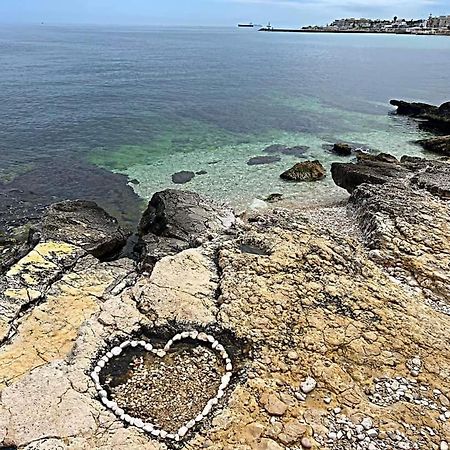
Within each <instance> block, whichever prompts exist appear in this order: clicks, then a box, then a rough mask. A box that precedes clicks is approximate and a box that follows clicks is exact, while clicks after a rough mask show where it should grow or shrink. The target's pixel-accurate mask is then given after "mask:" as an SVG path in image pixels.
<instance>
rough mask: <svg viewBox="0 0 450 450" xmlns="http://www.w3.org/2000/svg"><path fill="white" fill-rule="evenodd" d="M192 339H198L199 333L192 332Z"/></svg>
mask: <svg viewBox="0 0 450 450" xmlns="http://www.w3.org/2000/svg"><path fill="white" fill-rule="evenodd" d="M190 337H191V338H192V339H197V337H198V331H191V333H190Z"/></svg>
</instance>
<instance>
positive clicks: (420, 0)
mask: <svg viewBox="0 0 450 450" xmlns="http://www.w3.org/2000/svg"><path fill="white" fill-rule="evenodd" d="M430 13H433V15H440V14H450V0H162V1H159V0H127V1H124V0H68V1H65V0H0V23H40V22H45V23H77V24H85V23H86V24H126V25H131V24H135V25H235V24H236V23H237V22H241V21H253V22H255V23H263V24H264V23H266V22H267V21H269V20H270V21H271V22H272V24H275V25H279V26H281V25H288V26H300V25H310V24H325V23H327V22H330V21H332V20H333V19H336V18H341V17H370V18H391V17H393V16H394V15H397V16H399V17H405V18H421V17H427V16H428V15H429V14H430Z"/></svg>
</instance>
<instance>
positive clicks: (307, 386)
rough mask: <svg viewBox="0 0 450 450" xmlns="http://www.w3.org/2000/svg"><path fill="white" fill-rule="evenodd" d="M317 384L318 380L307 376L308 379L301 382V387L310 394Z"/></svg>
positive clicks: (305, 392)
mask: <svg viewBox="0 0 450 450" xmlns="http://www.w3.org/2000/svg"><path fill="white" fill-rule="evenodd" d="M316 386H317V381H316V380H315V379H314V378H312V377H307V378H306V380H305V381H304V382H303V383H301V384H300V388H301V390H302V392H303V393H304V394H309V393H310V392H312V391H313V390H314V389H315V388H316Z"/></svg>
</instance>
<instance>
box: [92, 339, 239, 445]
mask: <svg viewBox="0 0 450 450" xmlns="http://www.w3.org/2000/svg"><path fill="white" fill-rule="evenodd" d="M185 339H192V340H194V341H199V342H201V343H209V344H210V346H211V348H212V349H213V350H214V351H215V352H217V353H219V354H220V356H221V357H222V359H223V360H224V363H225V370H226V373H225V375H223V376H222V378H221V383H220V386H219V389H218V390H217V393H216V395H215V396H214V397H213V398H211V399H210V400H208V402H207V403H206V405H205V407H204V408H203V411H202V412H201V413H200V414H199V415H198V416H197V417H195V418H193V419H191V420H190V421H189V422H187V423H186V424H185V425H183V426H182V427H181V428H180V429H179V430H178V431H177V432H176V433H169V432H167V431H166V430H163V429H158V428H157V427H156V426H155V425H153V424H152V423H148V422H144V421H143V420H141V419H140V418H138V417H131V416H130V415H128V414H126V413H125V411H124V410H123V409H122V408H121V407H120V406H119V405H118V404H117V402H115V401H114V400H111V399H109V398H108V393H107V392H106V390H105V389H104V388H103V386H102V385H101V384H100V373H101V371H102V370H103V368H104V367H105V366H106V364H107V363H108V361H109V360H111V359H113V358H116V357H118V356H119V355H121V354H122V351H123V350H124V349H125V348H127V347H138V346H141V347H143V348H144V349H145V350H146V351H148V352H151V353H153V354H154V355H156V356H158V357H160V358H164V356H166V354H167V352H168V351H169V350H170V348H171V347H172V345H173V344H174V343H175V342H178V341H182V340H185ZM232 372H233V365H232V362H231V359H230V357H229V355H228V352H227V351H226V350H225V348H224V346H223V345H222V344H221V343H220V342H219V341H218V340H217V339H216V338H215V337H214V336H212V335H210V334H206V333H204V332H199V331H183V332H181V333H178V334H175V335H174V336H173V337H172V338H171V339H169V340H168V341H167V343H166V345H165V346H164V348H163V349H155V348H154V347H153V345H152V344H150V343H149V342H146V341H143V340H141V341H136V340H126V341H124V342H122V343H121V344H120V345H118V346H116V347H113V348H112V349H111V350H110V351H108V352H106V353H105V354H104V355H103V356H102V357H101V358H100V359H99V360H98V362H97V364H96V366H95V368H94V370H93V372H92V373H91V378H92V380H93V381H94V383H95V388H96V389H97V392H98V394H99V397H100V399H101V402H102V403H103V404H104V405H105V406H106V407H107V408H108V409H110V410H111V411H112V412H113V413H114V414H115V415H116V416H117V417H118V418H119V419H120V420H122V421H123V422H126V423H128V424H129V425H133V426H135V427H138V428H140V429H142V430H144V431H145V432H147V433H149V434H151V435H152V436H154V437H160V438H162V439H170V440H174V441H180V440H181V439H182V438H183V437H184V436H186V434H187V433H188V431H189V430H190V429H191V428H193V427H194V426H195V425H196V424H197V423H200V422H201V421H203V420H204V419H205V418H206V417H207V416H208V415H209V414H210V413H211V411H212V408H213V407H214V405H217V404H218V403H219V400H220V399H221V398H222V397H223V396H224V394H225V389H226V388H227V387H228V385H229V383H230V380H231V376H232Z"/></svg>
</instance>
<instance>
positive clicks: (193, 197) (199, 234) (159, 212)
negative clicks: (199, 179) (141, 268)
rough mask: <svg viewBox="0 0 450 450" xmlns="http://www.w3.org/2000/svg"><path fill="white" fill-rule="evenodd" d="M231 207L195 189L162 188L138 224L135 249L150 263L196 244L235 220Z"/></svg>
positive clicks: (228, 226) (230, 224) (224, 228)
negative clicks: (206, 196)
mask: <svg viewBox="0 0 450 450" xmlns="http://www.w3.org/2000/svg"><path fill="white" fill-rule="evenodd" d="M234 220H235V218H234V214H233V212H232V211H231V210H228V209H227V208H225V207H222V206H220V205H217V204H215V203H214V202H212V201H209V200H207V199H205V198H204V197H202V196H200V195H199V194H196V193H194V192H188V191H178V190H171V189H168V190H165V191H162V192H157V193H156V194H154V195H153V197H152V199H151V200H150V202H149V204H148V207H147V209H146V211H145V212H144V214H143V216H142V219H141V222H140V224H139V236H140V238H141V242H140V244H139V245H138V250H139V252H140V253H141V255H142V260H143V261H144V262H146V263H148V264H150V265H152V264H154V262H155V261H157V260H159V259H161V258H162V257H163V256H166V255H173V254H175V253H178V252H180V251H182V250H184V249H186V248H189V247H197V246H198V245H200V244H201V243H202V242H204V241H206V240H208V239H211V238H212V237H213V236H214V235H215V234H217V233H219V232H223V231H224V230H226V229H228V228H230V227H231V226H232V225H233V223H234Z"/></svg>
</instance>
